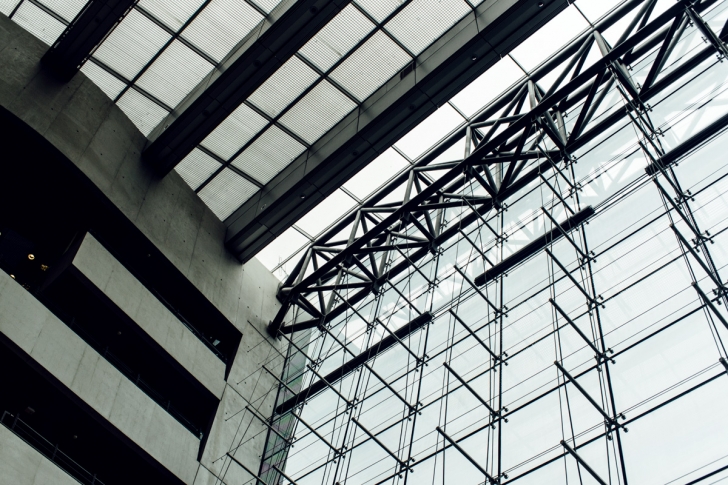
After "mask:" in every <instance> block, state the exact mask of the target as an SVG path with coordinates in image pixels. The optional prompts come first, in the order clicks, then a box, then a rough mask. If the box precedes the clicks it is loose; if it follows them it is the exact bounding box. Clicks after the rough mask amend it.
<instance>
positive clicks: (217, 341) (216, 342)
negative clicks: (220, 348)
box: [212, 339, 220, 347]
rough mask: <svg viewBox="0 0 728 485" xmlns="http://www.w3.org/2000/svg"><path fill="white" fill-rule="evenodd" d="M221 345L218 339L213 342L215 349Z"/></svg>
mask: <svg viewBox="0 0 728 485" xmlns="http://www.w3.org/2000/svg"><path fill="white" fill-rule="evenodd" d="M219 343H220V341H219V340H218V339H215V340H213V341H212V345H213V347H217V344H219Z"/></svg>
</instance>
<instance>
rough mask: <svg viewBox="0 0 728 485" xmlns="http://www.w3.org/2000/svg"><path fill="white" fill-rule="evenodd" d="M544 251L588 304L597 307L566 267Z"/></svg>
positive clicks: (548, 251) (547, 250) (595, 301)
mask: <svg viewBox="0 0 728 485" xmlns="http://www.w3.org/2000/svg"><path fill="white" fill-rule="evenodd" d="M545 251H546V254H548V255H549V256H550V257H551V260H552V261H553V262H554V263H556V265H557V266H558V267H559V268H560V269H561V271H562V272H563V273H564V274H565V275H566V277H567V278H569V279H570V280H571V282H572V283H573V284H574V286H576V287H577V288H578V289H579V291H581V293H582V294H583V295H584V297H585V298H586V299H587V301H588V302H589V304H590V305H594V306H596V305H598V302H597V300H596V299H595V298H592V297H591V295H590V294H589V293H588V292H587V291H586V290H585V289H584V288H582V286H581V284H580V283H579V282H578V281H576V278H574V276H573V275H572V274H571V272H570V271H569V270H568V269H566V267H565V266H564V265H563V264H561V261H559V260H558V259H556V256H554V253H552V252H551V251H550V250H549V249H548V248H546V250H545Z"/></svg>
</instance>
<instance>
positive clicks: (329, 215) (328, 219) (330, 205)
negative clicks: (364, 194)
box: [296, 190, 356, 237]
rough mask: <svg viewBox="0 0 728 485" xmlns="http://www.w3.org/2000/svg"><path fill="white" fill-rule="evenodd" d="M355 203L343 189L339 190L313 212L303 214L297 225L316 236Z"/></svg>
mask: <svg viewBox="0 0 728 485" xmlns="http://www.w3.org/2000/svg"><path fill="white" fill-rule="evenodd" d="M355 204H356V202H355V201H354V199H352V198H351V197H349V196H348V195H346V194H345V193H344V192H342V191H341V190H337V191H335V192H334V193H333V194H331V195H329V196H328V197H326V198H325V199H324V200H323V201H321V202H320V203H319V204H318V205H317V206H316V207H315V208H314V209H312V210H311V212H309V213H308V214H306V215H305V216H303V217H302V218H301V219H300V220H299V221H298V223H297V224H296V225H297V226H298V227H300V228H301V229H303V230H304V231H305V232H306V233H307V234H309V235H311V236H314V237H316V236H317V235H318V234H319V233H320V232H321V231H323V230H324V229H326V227H328V226H329V225H330V224H332V223H333V222H335V221H336V220H338V219H339V217H341V216H342V215H344V214H345V213H346V212H348V211H349V209H351V208H352V207H354V205H355Z"/></svg>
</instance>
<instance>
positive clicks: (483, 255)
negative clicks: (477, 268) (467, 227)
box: [458, 229, 493, 266]
mask: <svg viewBox="0 0 728 485" xmlns="http://www.w3.org/2000/svg"><path fill="white" fill-rule="evenodd" d="M458 231H459V232H460V234H461V235H462V236H463V238H464V239H465V240H466V241H468V242H469V243H470V245H471V246H473V249H475V250H476V251H477V252H478V254H480V257H481V258H483V260H484V261H485V262H486V263H488V264H489V265H491V266H493V262H492V261H491V260H490V259H488V256H486V255H485V253H484V252H483V251H482V250H481V249H480V248H479V247H478V245H477V244H475V243H474V242H473V240H472V239H470V237H469V236H468V235H467V234H465V231H463V230H462V229H458Z"/></svg>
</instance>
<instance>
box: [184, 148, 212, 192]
mask: <svg viewBox="0 0 728 485" xmlns="http://www.w3.org/2000/svg"><path fill="white" fill-rule="evenodd" d="M221 166H222V165H220V163H218V162H217V160H215V159H214V158H212V157H211V156H209V155H207V154H206V153H204V152H202V151H201V150H199V149H197V148H195V149H194V150H192V152H191V153H190V154H189V155H187V156H186V157H185V158H184V160H182V161H181V162H180V163H179V164H178V165H177V166H176V167H174V169H175V170H176V171H177V173H178V174H180V176H181V177H182V178H183V179H184V181H185V182H187V185H189V186H190V187H191V188H192V190H197V188H198V187H199V186H200V185H201V184H202V182H204V181H205V180H207V179H208V178H210V175H212V174H213V173H215V171H217V170H219V169H220V167H221Z"/></svg>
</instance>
